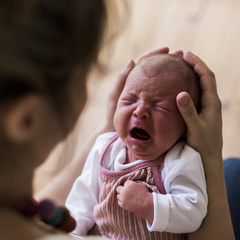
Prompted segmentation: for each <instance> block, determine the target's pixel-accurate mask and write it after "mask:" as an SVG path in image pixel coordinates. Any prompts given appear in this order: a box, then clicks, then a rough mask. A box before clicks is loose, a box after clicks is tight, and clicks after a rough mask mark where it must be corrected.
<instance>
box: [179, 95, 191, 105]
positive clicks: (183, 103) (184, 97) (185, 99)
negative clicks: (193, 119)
mask: <svg viewBox="0 0 240 240" xmlns="http://www.w3.org/2000/svg"><path fill="white" fill-rule="evenodd" d="M179 102H180V103H181V104H182V105H186V104H188V102H189V97H188V96H187V95H184V96H182V97H181V98H180V99H179Z"/></svg>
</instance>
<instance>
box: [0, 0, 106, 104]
mask: <svg viewBox="0 0 240 240" xmlns="http://www.w3.org/2000/svg"><path fill="white" fill-rule="evenodd" d="M105 21H106V6H105V2H104V0H1V1H0V105H1V104H3V103H4V102H8V101H10V100H13V99H15V98H18V97H20V96H22V95H23V94H26V93H29V92H36V93H40V94H44V95H46V96H47V97H50V98H51V99H52V100H53V101H56V99H55V98H59V96H61V94H62V93H61V92H62V91H64V89H65V87H66V84H67V83H68V80H69V79H70V75H71V73H72V70H73V67H75V66H77V65H79V66H80V67H82V68H85V69H86V72H87V70H88V68H89V67H90V65H91V64H92V63H94V62H95V61H96V59H97V54H98V51H99V48H100V44H101V40H102V35H103V32H104V31H103V30H104V27H105ZM82 81H85V77H83V79H82Z"/></svg>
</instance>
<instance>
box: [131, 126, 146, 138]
mask: <svg viewBox="0 0 240 240" xmlns="http://www.w3.org/2000/svg"><path fill="white" fill-rule="evenodd" d="M133 137H134V138H136V139H140V140H148V139H149V138H150V135H149V134H148V133H147V132H146V131H145V130H144V129H141V128H135V129H134V130H133Z"/></svg>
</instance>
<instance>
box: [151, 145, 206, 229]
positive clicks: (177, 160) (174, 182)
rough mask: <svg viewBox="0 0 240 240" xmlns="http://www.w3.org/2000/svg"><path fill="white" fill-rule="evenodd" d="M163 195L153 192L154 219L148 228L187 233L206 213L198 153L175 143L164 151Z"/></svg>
mask: <svg viewBox="0 0 240 240" xmlns="http://www.w3.org/2000/svg"><path fill="white" fill-rule="evenodd" d="M162 180H163V183H164V187H165V190H166V192H167V194H166V195H163V194H156V193H153V203H154V220H153V223H152V225H150V224H149V223H148V222H147V226H148V230H149V231H160V232H163V231H165V232H171V233H189V232H193V231H195V230H197V229H198V228H199V227H200V225H201V223H202V220H203V218H204V217H205V215H206V213H207V204H208V198H207V191H206V182H205V176H204V170H203V166H202V161H201V157H200V155H199V153H197V152H196V151H195V150H193V149H192V148H191V147H189V146H188V145H185V146H183V143H179V144H177V145H176V146H175V147H174V148H173V149H172V150H170V152H169V153H168V154H167V156H166V158H165V161H164V168H163V170H162Z"/></svg>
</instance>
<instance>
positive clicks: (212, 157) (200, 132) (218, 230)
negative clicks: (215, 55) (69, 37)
mask: <svg viewBox="0 0 240 240" xmlns="http://www.w3.org/2000/svg"><path fill="white" fill-rule="evenodd" d="M183 57H184V59H185V61H186V62H187V63H189V64H190V65H191V66H192V67H193V68H194V70H195V72H196V73H197V74H198V75H199V77H200V86H201V88H202V97H201V112H200V113H197V111H196V109H195V107H194V104H193V102H192V100H191V98H190V96H189V95H188V94H187V93H185V92H182V93H179V94H178V96H177V105H178V109H179V111H180V113H181V114H182V117H183V118H184V120H185V122H186V124H187V127H188V129H187V142H188V144H189V145H190V146H192V147H193V148H194V149H196V150H197V151H198V152H199V153H200V154H201V157H202V162H203V166H204V172H205V177H206V183H207V192H208V212H207V215H206V217H205V218H204V220H203V222H202V225H201V227H200V228H199V229H198V230H197V231H195V232H193V233H189V235H188V239H189V240H200V239H205V240H208V239H209V240H212V239H229V240H230V239H234V233H233V228H232V223H231V217H230V213H229V207H228V201H227V193H226V187H225V181H224V174H223V158H222V144H223V143H222V116H221V101H220V99H219V97H218V94H217V87H216V80H215V76H214V74H213V72H212V71H211V70H210V69H209V68H208V67H207V65H206V64H205V63H204V62H203V61H202V60H201V59H200V58H198V57H197V56H195V55H194V54H192V53H190V52H187V53H184V55H183Z"/></svg>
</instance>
